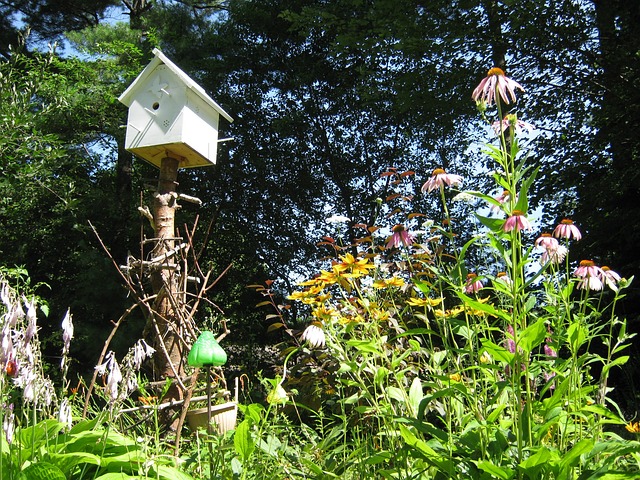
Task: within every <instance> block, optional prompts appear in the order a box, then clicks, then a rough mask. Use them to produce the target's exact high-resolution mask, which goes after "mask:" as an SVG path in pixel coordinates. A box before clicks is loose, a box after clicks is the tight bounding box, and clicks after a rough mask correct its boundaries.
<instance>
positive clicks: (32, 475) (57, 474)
mask: <svg viewBox="0 0 640 480" xmlns="http://www.w3.org/2000/svg"><path fill="white" fill-rule="evenodd" d="M20 480H66V477H65V475H64V473H62V471H61V470H60V469H59V468H58V467H56V466H55V465H52V464H50V463H48V462H38V463H32V464H31V465H29V466H28V467H27V468H25V469H24V470H22V472H20Z"/></svg>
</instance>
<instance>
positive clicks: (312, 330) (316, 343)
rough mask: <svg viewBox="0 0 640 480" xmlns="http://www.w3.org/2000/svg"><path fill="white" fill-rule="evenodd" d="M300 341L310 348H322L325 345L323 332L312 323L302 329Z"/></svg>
mask: <svg viewBox="0 0 640 480" xmlns="http://www.w3.org/2000/svg"><path fill="white" fill-rule="evenodd" d="M300 339H301V340H302V341H303V342H307V343H308V344H309V346H310V347H311V348H322V347H324V344H325V336H324V330H323V329H322V328H321V327H319V326H318V325H315V324H313V323H312V324H311V325H309V326H308V327H307V328H305V329H304V332H302V336H301V337H300Z"/></svg>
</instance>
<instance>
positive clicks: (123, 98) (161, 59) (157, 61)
mask: <svg viewBox="0 0 640 480" xmlns="http://www.w3.org/2000/svg"><path fill="white" fill-rule="evenodd" d="M153 54H154V55H155V57H154V58H153V59H152V60H151V62H149V65H147V66H146V67H145V69H144V70H143V71H142V72H141V73H140V75H138V77H137V78H136V79H135V80H134V81H133V83H131V85H129V88H127V89H126V90H125V91H124V92H123V93H122V95H120V97H119V98H118V100H120V102H122V103H124V104H125V105H126V106H127V107H130V106H131V104H132V103H133V100H134V98H135V96H136V94H137V93H138V89H139V88H140V87H141V86H142V85H145V83H146V81H147V79H148V78H149V77H151V76H152V75H153V72H154V70H155V69H156V67H158V65H162V64H164V65H166V66H167V67H168V68H169V69H170V70H171V71H172V72H173V73H175V74H176V75H177V76H178V78H179V79H180V80H181V81H182V82H184V84H185V86H186V87H187V88H189V89H190V90H192V91H193V92H194V93H195V94H196V95H198V96H199V97H200V98H202V100H204V101H205V103H207V104H208V105H209V106H211V108H213V109H214V110H216V111H217V112H218V113H219V114H220V115H222V116H223V117H224V118H225V119H226V120H227V121H229V122H233V118H232V117H231V116H230V115H229V114H228V113H227V112H225V111H224V110H223V109H222V107H220V105H218V104H217V103H216V102H215V101H214V100H213V99H212V98H211V97H210V96H209V95H207V92H205V91H204V89H203V88H202V87H201V86H200V85H198V84H197V83H196V82H194V81H193V80H192V79H191V77H189V75H187V74H186V73H184V72H183V71H182V70H180V69H179V68H178V66H177V65H176V64H175V63H173V62H172V61H171V60H169V59H168V58H167V57H166V56H165V55H164V54H163V53H162V52H161V51H160V50H158V49H157V48H154V49H153Z"/></svg>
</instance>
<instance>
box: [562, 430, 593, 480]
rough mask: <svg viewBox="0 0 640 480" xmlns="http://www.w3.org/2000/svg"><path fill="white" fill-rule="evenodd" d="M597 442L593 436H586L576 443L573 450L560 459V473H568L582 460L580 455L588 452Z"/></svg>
mask: <svg viewBox="0 0 640 480" xmlns="http://www.w3.org/2000/svg"><path fill="white" fill-rule="evenodd" d="M594 443H595V440H594V439H593V438H585V439H583V440H580V441H579V442H578V443H576V444H575V445H574V446H573V448H572V449H571V450H569V451H568V452H567V453H565V454H564V455H563V457H562V460H561V461H560V475H562V474H563V473H565V474H566V473H567V472H568V470H569V469H570V468H573V467H575V466H576V465H577V463H578V462H579V461H580V455H583V454H585V453H588V452H589V451H590V450H591V449H592V448H593V445H594Z"/></svg>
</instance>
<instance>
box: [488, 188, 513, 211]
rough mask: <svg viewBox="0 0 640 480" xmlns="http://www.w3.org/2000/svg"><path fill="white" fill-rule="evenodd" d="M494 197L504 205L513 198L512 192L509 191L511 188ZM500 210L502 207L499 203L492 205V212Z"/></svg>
mask: <svg viewBox="0 0 640 480" xmlns="http://www.w3.org/2000/svg"><path fill="white" fill-rule="evenodd" d="M494 198H495V199H496V200H497V201H498V203H499V204H500V205H504V204H505V203H507V202H508V201H509V200H510V199H511V193H509V190H503V191H502V193H501V194H500V195H497V196H495V197H494ZM498 210H500V207H499V206H498V205H491V211H492V212H494V211H498Z"/></svg>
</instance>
